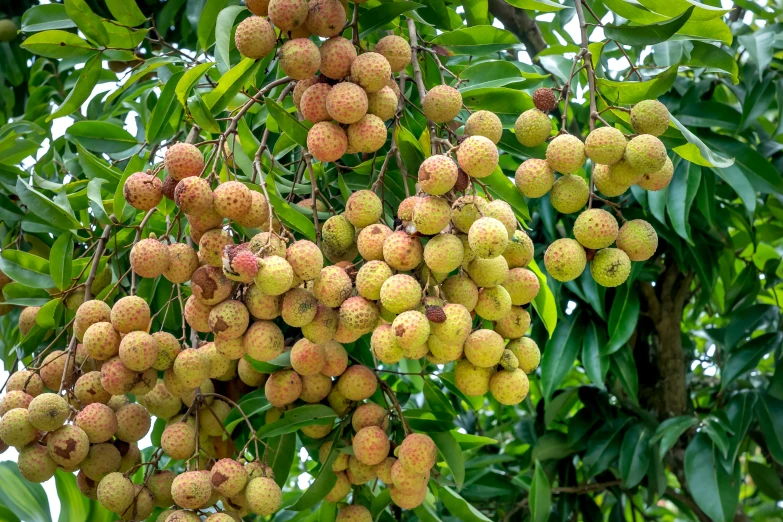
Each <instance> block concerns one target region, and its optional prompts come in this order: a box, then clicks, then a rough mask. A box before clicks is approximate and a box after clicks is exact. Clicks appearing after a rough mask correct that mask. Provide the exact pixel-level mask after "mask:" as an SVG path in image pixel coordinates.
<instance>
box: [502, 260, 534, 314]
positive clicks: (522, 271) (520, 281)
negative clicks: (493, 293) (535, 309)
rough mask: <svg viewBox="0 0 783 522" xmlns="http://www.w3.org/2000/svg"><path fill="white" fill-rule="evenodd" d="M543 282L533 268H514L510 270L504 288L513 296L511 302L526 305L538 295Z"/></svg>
mask: <svg viewBox="0 0 783 522" xmlns="http://www.w3.org/2000/svg"><path fill="white" fill-rule="evenodd" d="M540 286H541V283H540V282H539V281H538V277H536V274H534V273H533V271H532V270H528V269H527V268H522V267H518V268H512V269H511V270H509V271H508V277H507V278H506V280H505V281H504V282H503V288H505V289H506V291H507V292H508V294H509V296H510V297H511V304H513V305H514V306H521V305H526V304H528V303H529V302H531V301H532V300H533V299H535V297H536V296H537V295H538V291H539V289H540Z"/></svg>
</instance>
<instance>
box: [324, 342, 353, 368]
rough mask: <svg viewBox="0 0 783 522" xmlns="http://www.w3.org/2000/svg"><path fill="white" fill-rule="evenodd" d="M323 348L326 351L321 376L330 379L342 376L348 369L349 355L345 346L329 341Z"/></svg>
mask: <svg viewBox="0 0 783 522" xmlns="http://www.w3.org/2000/svg"><path fill="white" fill-rule="evenodd" d="M321 346H323V350H324V366H323V368H321V374H322V375H326V376H329V377H337V376H340V375H342V374H343V372H345V369H346V368H347V367H348V353H347V352H346V351H345V348H343V345H341V344H340V343H338V342H337V341H332V340H329V341H326V342H325V343H324V344H322V345H321Z"/></svg>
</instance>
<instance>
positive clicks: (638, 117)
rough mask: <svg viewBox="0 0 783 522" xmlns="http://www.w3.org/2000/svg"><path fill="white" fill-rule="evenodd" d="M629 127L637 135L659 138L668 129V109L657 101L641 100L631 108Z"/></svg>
mask: <svg viewBox="0 0 783 522" xmlns="http://www.w3.org/2000/svg"><path fill="white" fill-rule="evenodd" d="M631 127H633V130H634V132H636V133H637V134H652V135H653V136H660V135H661V134H663V133H664V132H666V129H668V128H669V109H667V108H666V105H664V104H662V103H661V102H659V101H658V100H642V101H640V102H639V103H637V104H636V105H634V106H633V107H632V108H631Z"/></svg>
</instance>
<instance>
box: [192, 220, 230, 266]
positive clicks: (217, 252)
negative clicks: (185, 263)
mask: <svg viewBox="0 0 783 522" xmlns="http://www.w3.org/2000/svg"><path fill="white" fill-rule="evenodd" d="M233 244H234V240H233V239H232V238H231V236H229V235H228V233H227V232H226V231H225V230H223V229H221V228H215V229H212V230H207V231H206V232H204V235H202V236H201V239H199V241H198V255H199V260H200V261H201V262H202V263H203V264H207V265H211V266H215V267H219V268H220V267H222V266H223V250H224V249H225V247H226V246H228V245H233Z"/></svg>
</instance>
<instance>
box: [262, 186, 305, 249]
mask: <svg viewBox="0 0 783 522" xmlns="http://www.w3.org/2000/svg"><path fill="white" fill-rule="evenodd" d="M270 176H271V174H270ZM269 201H271V202H272V206H273V207H274V209H275V213H276V214H277V216H278V217H279V218H280V219H281V220H283V222H284V223H286V224H287V225H290V226H291V227H293V228H295V229H296V230H297V231H299V232H301V233H302V234H304V235H305V236H307V238H308V239H310V240H311V241H315V239H316V238H315V226H313V222H312V221H310V220H309V219H307V217H306V216H304V215H302V214H300V213H299V212H297V211H296V210H294V209H293V207H291V205H289V204H288V203H287V202H286V201H285V200H284V199H282V198H281V197H280V196H278V195H277V194H274V193H272V192H270V193H269Z"/></svg>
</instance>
